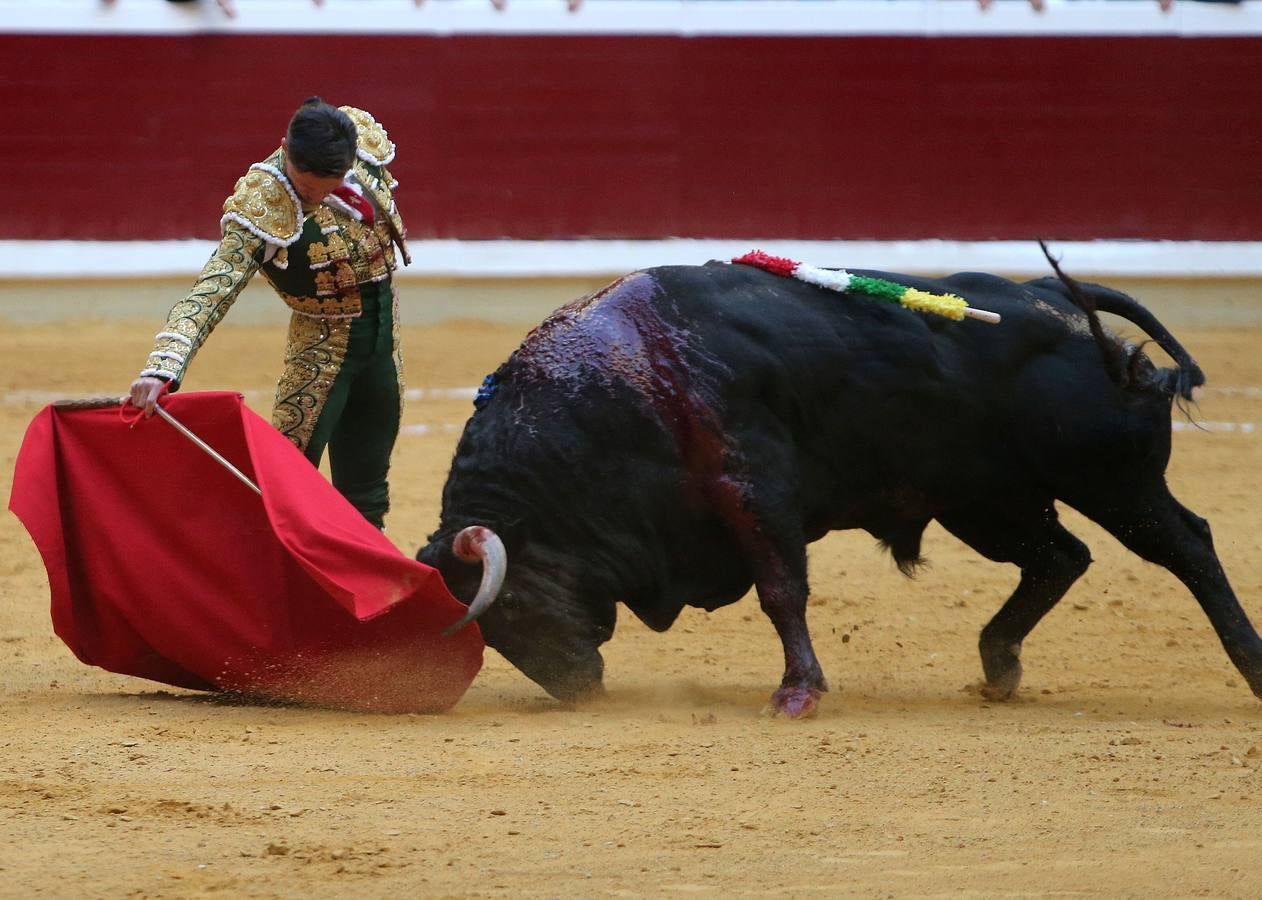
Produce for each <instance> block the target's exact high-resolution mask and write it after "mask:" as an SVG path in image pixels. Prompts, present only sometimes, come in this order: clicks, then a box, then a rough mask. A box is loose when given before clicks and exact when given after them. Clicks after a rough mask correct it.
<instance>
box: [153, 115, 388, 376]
mask: <svg viewBox="0 0 1262 900" xmlns="http://www.w3.org/2000/svg"><path fill="white" fill-rule="evenodd" d="M342 111H343V112H345V113H346V114H347V115H349V116H350V117H351V120H352V121H353V122H354V123H355V126H356V129H357V130H358V133H359V146H358V147H357V149H356V158H355V164H354V166H353V167H352V170H351V176H350V177H351V178H352V179H353V180H354V181H355V182H357V183H358V185H359V186H360V188H361V189H362V190H363V191H364V193H365V194H371V195H372V196H371V198H370V199H371V200H372V201H374V202H373V206H374V207H375V208H376V210H377V215H376V220H375V222H374V223H373V224H372V225H371V226H368V225H365V224H363V223H362V222H361V221H360V220H359V218H358V217H357V216H356V214H355V213H354V211H353V210H352V209H351V207H350V206H348V205H347V204H345V203H343V202H342V201H341V200H340V199H339V198H337V197H335V196H332V195H330V196H329V197H327V198H326V199H325V201H324V202H323V203H321V204H320V205H319V206H317V207H315V209H313V210H308V211H304V210H303V207H302V203H301V202H300V201H299V199H298V195H297V193H296V192H295V191H294V188H293V186H292V185H291V184H290V183H289V179H288V178H286V177H285V154H284V151H283V150H282V149H277V150H276V152H275V153H273V154H272V155H271V156H269V157H268V158H267V159H266V160H264V161H263V162H259V163H255V164H254V165H252V166H250V168H249V170H248V171H247V172H246V173H245V175H243V176H242V177H241V178H240V179H238V180H237V184H236V187H235V189H234V190H233V192H232V195H231V196H230V197H229V198H228V199H227V200H225V201H224V205H223V218H222V219H221V220H220V225H221V229H222V235H223V236H222V238H221V240H220V242H219V246H218V247H216V248H215V252H214V253H213V254H212V255H211V257H210V259H209V261H207V263H206V265H205V267H204V268H203V269H202V273H201V275H200V276H199V277H198V279H197V282H196V283H195V284H194V285H193V288H192V290H191V291H189V293H188V296H186V297H185V298H184V299H183V300H181V301H180V302H179V303H176V304H175V305H174V306H173V307H171V311H170V313H168V315H167V320H166V324H165V325H164V326H163V328H162V330H161V331H159V332H158V334H157V337H156V338H155V339H154V346H153V351H152V352H151V353H150V354H149V359H148V362H147V363H146V365H145V368H144V369H143V370H142V371H141V373H140V374H141V375H155V376H158V377H161V378H167V379H170V380H171V382H172V389H175V388H177V387H178V386H179V382H180V381H182V380H183V378H184V374H185V372H186V370H187V369H188V365H189V363H190V362H191V361H192V359H193V356H194V354H196V352H197V350H198V348H200V347H201V345H202V343H204V342H205V340H206V338H207V337H208V336H209V335H210V333H211V331H213V330H214V328H215V326H216V325H218V324H219V322H220V321H221V320H222V319H223V317H224V316H225V315H226V314H227V312H228V310H229V309H230V308H231V306H232V304H233V302H234V301H235V300H236V298H237V296H238V295H239V294H240V293H241V290H242V289H243V288H244V287H245V285H246V283H247V282H248V281H249V280H250V278H252V277H253V276H254V274H255V272H258V271H259V270H262V272H263V277H264V278H266V279H267V280H268V282H269V283H270V284H271V285H272V287H273V288H274V289H275V290H276V292H277V293H278V294H279V295H280V297H281V299H282V300H284V301H285V303H286V304H287V305H288V306H289V307H290V308H291V309H293V311H294V312H295V313H297V314H299V315H304V316H310V317H312V318H316V319H349V318H355V317H356V316H358V315H359V313H360V299H359V285H361V284H365V283H368V282H374V281H384V280H385V279H387V278H389V277H390V273H391V271H393V270H394V268H395V248H394V245H393V242H392V240H391V238H392V234H391V231H392V228H391V226H393V231H394V234H396V235H400V236H401V235H403V234H404V233H405V229H404V225H403V220H402V219H401V218H400V217H399V213H398V210H397V208H396V207H395V204H394V188H395V186H396V184H397V182H396V181H395V180H394V179H393V177H391V175H390V172H389V170H388V169H387V168H386V166H387V164H389V163H390V162H391V161H393V159H394V144H393V143H392V142H391V141H390V138H389V136H388V135H387V133H386V130H385V129H384V128H382V127H381V126H380V125H379V124H378V123H377V121H376V120H375V119H373V117H372V116H371V115H369V114H368V113H366V112H364V111H363V110H360V109H355V108H354V107H351V106H343V107H342ZM383 213H384V215H383ZM387 218H388V219H389V221H388V222H387V221H386V219H387Z"/></svg>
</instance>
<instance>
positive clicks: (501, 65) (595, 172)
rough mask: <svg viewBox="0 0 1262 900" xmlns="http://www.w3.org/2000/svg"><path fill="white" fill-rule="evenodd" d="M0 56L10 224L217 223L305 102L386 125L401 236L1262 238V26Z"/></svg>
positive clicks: (20, 47) (294, 38)
mask: <svg viewBox="0 0 1262 900" xmlns="http://www.w3.org/2000/svg"><path fill="white" fill-rule="evenodd" d="M0 60H2V62H0V73H2V74H3V79H2V81H0V103H2V104H3V108H4V109H5V110H6V111H7V114H8V121H9V127H7V128H5V129H3V130H0V146H2V147H3V158H4V159H5V160H6V161H7V163H8V168H9V171H10V174H11V175H13V174H14V173H21V174H22V176H23V177H20V178H19V179H18V180H17V183H16V186H15V189H13V190H11V191H9V192H7V198H6V199H7V202H8V204H9V206H10V209H11V213H12V214H11V215H9V216H6V217H5V218H4V219H3V221H2V222H0V239H43V240H48V239H66V238H70V239H100V240H162V239H173V238H188V237H197V238H213V237H215V236H217V228H218V221H217V220H218V214H219V208H220V204H221V202H222V200H223V199H224V197H225V196H226V195H227V194H228V193H229V192H230V190H231V188H232V185H233V182H234V181H235V179H236V178H237V176H239V175H240V174H241V173H242V172H243V171H244V169H245V167H246V166H247V165H248V164H249V163H251V162H254V161H257V160H260V159H262V158H263V157H265V156H266V155H267V154H268V153H270V152H271V150H272V149H273V148H274V147H276V146H277V144H278V142H279V140H280V137H281V135H282V133H283V129H284V125H285V123H286V121H287V119H288V116H289V114H290V113H291V112H292V110H293V109H294V108H295V107H296V106H297V105H298V104H299V103H300V102H301V101H302V100H303V98H305V97H306V96H308V95H310V94H320V95H322V96H324V98H325V99H327V100H329V101H331V102H334V103H349V104H352V105H356V106H361V107H363V108H365V109H367V110H369V111H370V112H372V113H373V114H374V115H375V116H376V117H377V118H378V120H379V121H380V122H381V123H382V124H383V125H385V126H386V128H387V129H388V130H389V132H390V134H391V136H392V137H393V138H394V139H395V140H396V142H397V143H398V145H399V154H398V159H397V161H396V163H395V164H394V165H393V166H392V167H391V168H392V171H393V172H394V174H395V175H396V177H397V178H398V179H399V181H400V182H401V188H400V194H399V202H400V205H401V206H402V207H403V209H404V212H405V214H406V215H407V218H408V222H409V227H410V229H411V233H412V236H413V237H415V238H459V239H469V240H472V239H493V238H515V239H556V238H579V237H587V238H660V237H668V236H670V237H704V238H725V237H748V236H776V237H783V238H792V239H872V240H895V239H917V238H933V237H945V238H953V239H960V240H984V239H992V238H997V239H1026V238H1030V237H1034V236H1043V237H1048V238H1056V239H1061V240H1082V239H1094V238H1112V239H1126V238H1139V239H1149V240H1153V239H1173V240H1206V241H1256V240H1259V239H1262V166H1260V165H1259V164H1258V160H1259V159H1262V127H1260V126H1259V124H1258V122H1259V119H1258V115H1259V110H1262V38H1259V37H1256V36H1246V37H1239V36H1206V37H1194V38H1193V37H1185V36H1184V37H1180V36H1162V35H1122V36H1063V35H1062V36H1000V37H942V36H840V37H837V36H828V37H791V36H790V37H776V36H758V35H738V36H702V37H688V36H679V35H546V34H545V35H523V34H512V35H485V34H483V35H478V34H457V35H451V36H444V35H433V34H401V35H397V36H384V35H364V34H358V35H341V36H335V35H329V34H222V33H206V34H162V35H155V36H142V35H101V34H3V35H0ZM28 166H29V167H31V168H33V169H34V170H35V172H36V173H38V174H36V177H35V178H33V179H31V178H29V177H25V171H26V169H27V167H28Z"/></svg>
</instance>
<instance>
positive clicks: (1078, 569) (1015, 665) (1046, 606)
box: [939, 507, 1091, 700]
mask: <svg viewBox="0 0 1262 900" xmlns="http://www.w3.org/2000/svg"><path fill="white" fill-rule="evenodd" d="M1015 512H1016V510H1015V509H1003V510H999V509H994V508H989V509H985V510H978V509H970V510H967V511H961V512H955V513H952V514H950V515H944V516H941V517H939V521H940V522H941V523H942V525H943V527H945V528H946V529H947V530H948V531H950V532H951V533H952V534H954V535H955V536H956V537H958V538H959V539H960V540H962V541H964V543H966V544H968V545H969V546H970V547H972V548H973V549H974V550H976V551H977V552H978V553H980V554H982V555H983V556H985V557H986V558H988V559H992V560H995V561H996V562H1010V563H1015V564H1016V565H1017V566H1018V567H1019V568H1020V569H1021V581H1020V582H1019V583H1018V584H1017V587H1016V590H1014V591H1013V592H1012V596H1010V597H1009V598H1008V600H1007V602H1005V603H1004V605H1003V606H1002V607H1001V608H1000V610H999V612H997V613H995V616H994V618H992V619H991V620H990V621H989V622H988V623H987V624H986V627H985V628H983V629H982V634H981V639H980V640H979V641H978V649H979V650H980V651H981V657H982V671H983V672H984V673H985V675H986V684H985V686H984V687H983V688H982V693H983V694H984V695H985V696H986V697H987V698H988V699H991V700H1008V699H1010V698H1011V697H1012V696H1013V695H1014V694H1015V693H1016V692H1017V687H1018V685H1020V683H1021V644H1022V642H1023V641H1024V640H1025V637H1026V635H1028V634H1029V633H1030V631H1031V630H1033V628H1034V626H1035V625H1037V624H1038V623H1039V620H1040V619H1042V618H1043V616H1045V615H1047V613H1048V612H1049V611H1050V610H1051V608H1052V607H1053V606H1055V605H1056V603H1057V601H1059V600H1060V598H1061V597H1063V596H1064V595H1065V592H1066V591H1068V590H1069V587H1070V585H1072V584H1073V583H1074V582H1075V581H1076V580H1077V579H1078V577H1079V576H1080V575H1082V573H1083V572H1085V571H1086V570H1087V567H1088V566H1089V565H1091V552H1090V551H1089V550H1088V549H1087V546H1086V544H1084V543H1082V541H1080V540H1078V539H1077V538H1076V537H1074V536H1073V535H1072V534H1070V533H1069V532H1068V531H1066V530H1065V528H1064V526H1062V525H1061V524H1060V522H1059V520H1058V519H1057V517H1056V510H1055V509H1052V508H1050V507H1048V508H1045V509H1032V510H1030V511H1029V514H1028V515H1026V516H1024V517H1021V516H1015V515H1014V513H1015Z"/></svg>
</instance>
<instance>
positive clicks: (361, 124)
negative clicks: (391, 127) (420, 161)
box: [339, 106, 394, 166]
mask: <svg viewBox="0 0 1262 900" xmlns="http://www.w3.org/2000/svg"><path fill="white" fill-rule="evenodd" d="M339 109H341V110H342V112H344V113H346V114H347V115H348V116H350V118H351V121H352V122H354V123H355V129H356V130H357V131H358V132H359V146H358V147H357V148H356V151H355V152H356V155H357V156H358V157H359V158H360V159H362V160H363V161H364V162H366V163H372V164H373V165H374V166H384V165H386V164H387V163H389V162H391V161H392V160H393V159H394V142H393V141H391V140H390V136H389V135H388V134H386V130H385V129H384V128H382V127H381V126H380V125H379V124H378V123H377V120H376V119H374V118H373V117H372V116H371V115H369V114H368V113H366V112H364V111H363V110H362V109H356V108H355V107H353V106H342V107H339Z"/></svg>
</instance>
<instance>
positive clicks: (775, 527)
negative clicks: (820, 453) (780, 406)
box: [710, 440, 828, 719]
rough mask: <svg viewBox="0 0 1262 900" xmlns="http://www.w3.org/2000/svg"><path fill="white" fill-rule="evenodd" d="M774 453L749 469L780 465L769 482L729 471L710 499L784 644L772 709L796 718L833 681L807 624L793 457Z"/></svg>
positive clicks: (808, 709)
mask: <svg viewBox="0 0 1262 900" xmlns="http://www.w3.org/2000/svg"><path fill="white" fill-rule="evenodd" d="M753 443H755V442H754V441H752V440H751V441H749V442H748V444H753ZM748 444H747V446H748ZM785 445H786V446H787V443H786V444H785ZM771 457H772V452H771V451H769V450H767V449H766V448H763V458H762V459H761V464H760V465H751V466H750V467H749V469H748V471H763V472H765V471H775V472H779V473H781V477H780V478H777V479H776V480H775V481H774V482H768V481H767V480H766V479H763V480H758V479H755V478H751V477H742V476H740V475H731V474H729V475H725V476H723V477H721V478H718V479H716V480H715V481H714V482H713V483H712V484H711V488H710V499H711V502H712V503H713V504H714V507H715V510H716V512H718V514H719V515H720V517H721V518H722V519H723V521H724V522H725V523H726V525H727V527H728V529H729V530H730V531H731V533H732V536H733V537H734V538H735V540H736V542H737V544H738V545H739V546H740V548H741V550H742V551H743V553H744V555H745V561H746V563H747V564H748V565H749V570H750V572H751V573H752V574H753V576H754V587H755V588H756V589H757V591H758V602H759V604H760V605H761V606H762V611H763V612H764V613H765V614H766V615H767V618H768V619H770V620H771V624H772V625H773V626H775V629H776V634H778V635H779V636H780V643H781V644H782V645H783V647H784V677H783V678H782V679H781V680H780V687H779V688H777V689H776V690H775V692H774V693H772V695H771V700H770V701H769V709H770V711H771V713H772V714H773V715H775V714H780V713H783V714H784V715H785V716H787V717H789V718H791V719H796V718H800V717H802V716H806V715H810V714H811V713H812V712H814V711H815V707H816V706H817V704H818V703H819V697H820V694H821V693H823V692H824V691H826V690H828V685H827V683H826V682H825V681H824V672H823V670H822V669H821V668H820V665H819V659H818V658H816V656H815V648H814V647H813V646H812V645H811V636H810V632H809V631H808V630H807V627H806V595H807V592H808V585H807V577H806V538H805V536H804V534H803V532H802V525H801V520H802V516H801V511H800V510H799V509H798V507H797V503H796V491H795V490H794V488H793V487H792V485H793V480H792V478H791V477H789V476H788V474H787V473H789V472H791V471H792V462H791V461H788V460H778V461H777V462H776V463H775V464H774V465H773V464H771V463H770V462H768V460H769V459H771Z"/></svg>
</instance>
